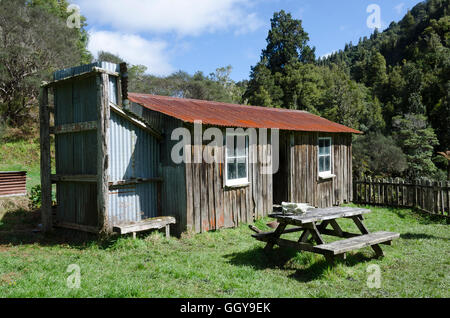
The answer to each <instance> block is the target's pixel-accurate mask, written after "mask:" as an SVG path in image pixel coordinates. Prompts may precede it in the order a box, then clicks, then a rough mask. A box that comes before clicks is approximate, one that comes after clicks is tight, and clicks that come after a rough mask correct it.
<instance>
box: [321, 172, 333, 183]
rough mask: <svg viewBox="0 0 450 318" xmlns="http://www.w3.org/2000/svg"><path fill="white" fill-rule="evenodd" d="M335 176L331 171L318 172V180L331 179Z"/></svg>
mask: <svg viewBox="0 0 450 318" xmlns="http://www.w3.org/2000/svg"><path fill="white" fill-rule="evenodd" d="M334 178H336V175H335V174H331V173H324V174H319V180H321V181H322V180H331V179H334Z"/></svg>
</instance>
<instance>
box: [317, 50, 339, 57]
mask: <svg viewBox="0 0 450 318" xmlns="http://www.w3.org/2000/svg"><path fill="white" fill-rule="evenodd" d="M333 53H336V51H331V52H328V53H325V54H323V55H321V56H320V58H321V59H326V58H328V57H330V56H331V55H332V54H333Z"/></svg>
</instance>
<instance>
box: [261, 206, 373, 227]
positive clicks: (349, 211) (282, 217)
mask: <svg viewBox="0 0 450 318" xmlns="http://www.w3.org/2000/svg"><path fill="white" fill-rule="evenodd" d="M370 212H371V211H370V210H369V209H362V208H350V207H332V208H325V209H309V210H308V211H307V212H306V213H305V214H283V213H281V212H279V213H273V214H270V215H269V217H271V218H274V219H277V220H278V222H286V223H291V224H297V225H302V224H307V223H313V222H318V221H326V220H334V219H340V218H347V217H351V216H357V215H363V214H367V213H370Z"/></svg>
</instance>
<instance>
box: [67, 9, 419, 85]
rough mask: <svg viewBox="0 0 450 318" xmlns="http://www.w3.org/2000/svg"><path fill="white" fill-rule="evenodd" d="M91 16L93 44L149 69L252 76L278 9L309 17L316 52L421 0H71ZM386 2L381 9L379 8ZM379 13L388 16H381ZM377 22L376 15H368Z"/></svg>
mask: <svg viewBox="0 0 450 318" xmlns="http://www.w3.org/2000/svg"><path fill="white" fill-rule="evenodd" d="M70 2H71V3H73V4H76V5H78V6H79V8H80V13H81V14H82V15H83V16H85V17H86V18H87V23H88V26H87V30H88V32H89V34H90V40H89V46H88V49H89V50H90V51H91V52H92V53H93V54H94V56H95V57H96V56H97V52H98V51H100V50H104V51H108V52H111V53H113V54H117V55H119V56H120V57H122V58H123V59H124V60H125V61H127V62H128V63H130V64H142V65H145V66H146V67H147V73H149V74H153V75H158V76H166V75H169V74H171V73H173V72H176V71H178V70H183V71H186V72H188V73H190V74H194V73H195V72H197V71H202V72H203V73H204V74H206V75H207V74H210V73H213V72H214V71H215V70H216V69H217V68H219V67H224V66H227V65H231V66H232V67H233V71H232V73H231V78H232V79H233V80H235V81H240V80H244V79H248V78H249V75H250V71H251V66H254V65H255V64H256V63H257V62H258V61H259V59H260V56H261V50H262V49H263V48H265V47H266V38H267V34H268V31H269V29H270V19H271V18H272V17H273V13H274V12H276V11H280V10H285V11H286V12H290V13H291V14H292V16H293V17H294V18H295V19H301V20H302V21H303V28H304V29H305V31H306V32H307V33H308V34H309V37H310V42H309V44H310V45H311V46H315V47H316V56H317V57H319V56H326V55H327V54H330V53H332V52H334V51H337V50H339V49H343V48H344V46H345V44H346V43H349V42H350V41H352V42H353V43H354V44H356V43H358V40H359V38H360V37H364V36H370V34H371V33H372V32H373V31H374V29H373V28H374V25H379V26H380V27H381V30H383V29H385V28H387V27H388V26H389V24H390V23H391V22H392V21H399V20H400V19H401V18H402V17H403V16H404V15H405V14H406V12H407V10H408V9H411V8H412V7H414V5H416V4H417V3H419V2H420V1H419V0H341V1H336V0H95V1H92V0H71V1H70ZM373 5H376V7H375V9H374V6H373ZM378 9H379V10H378ZM378 12H379V17H380V19H379V20H377V17H378V15H377V13H378ZM368 21H369V22H368Z"/></svg>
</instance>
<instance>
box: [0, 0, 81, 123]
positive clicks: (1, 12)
mask: <svg viewBox="0 0 450 318" xmlns="http://www.w3.org/2000/svg"><path fill="white" fill-rule="evenodd" d="M44 3H46V2H44V1H39V2H37V1H36V2H32V1H31V2H30V1H26V0H8V1H1V2H0V118H1V119H2V120H3V121H4V122H5V123H6V124H8V125H12V126H16V127H18V126H21V125H22V124H23V123H24V122H25V121H26V120H27V119H28V118H30V114H31V113H33V112H36V109H37V107H36V106H37V97H38V94H39V85H40V83H41V81H42V80H44V79H49V78H50V74H51V73H52V72H53V71H55V70H57V69H61V68H65V67H69V66H72V65H76V64H80V62H81V61H82V55H83V54H82V52H81V51H80V49H79V46H78V44H79V40H80V37H79V36H80V33H79V31H78V30H75V29H70V28H68V27H67V25H66V21H65V20H63V19H61V18H60V17H59V16H58V15H56V16H55V15H54V14H52V13H51V12H49V11H48V10H46V9H45V8H43V7H42V4H44ZM49 3H50V2H49ZM58 3H61V5H62V6H63V4H64V5H66V4H67V3H66V2H65V1H59V2H58ZM51 4H54V2H51Z"/></svg>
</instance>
